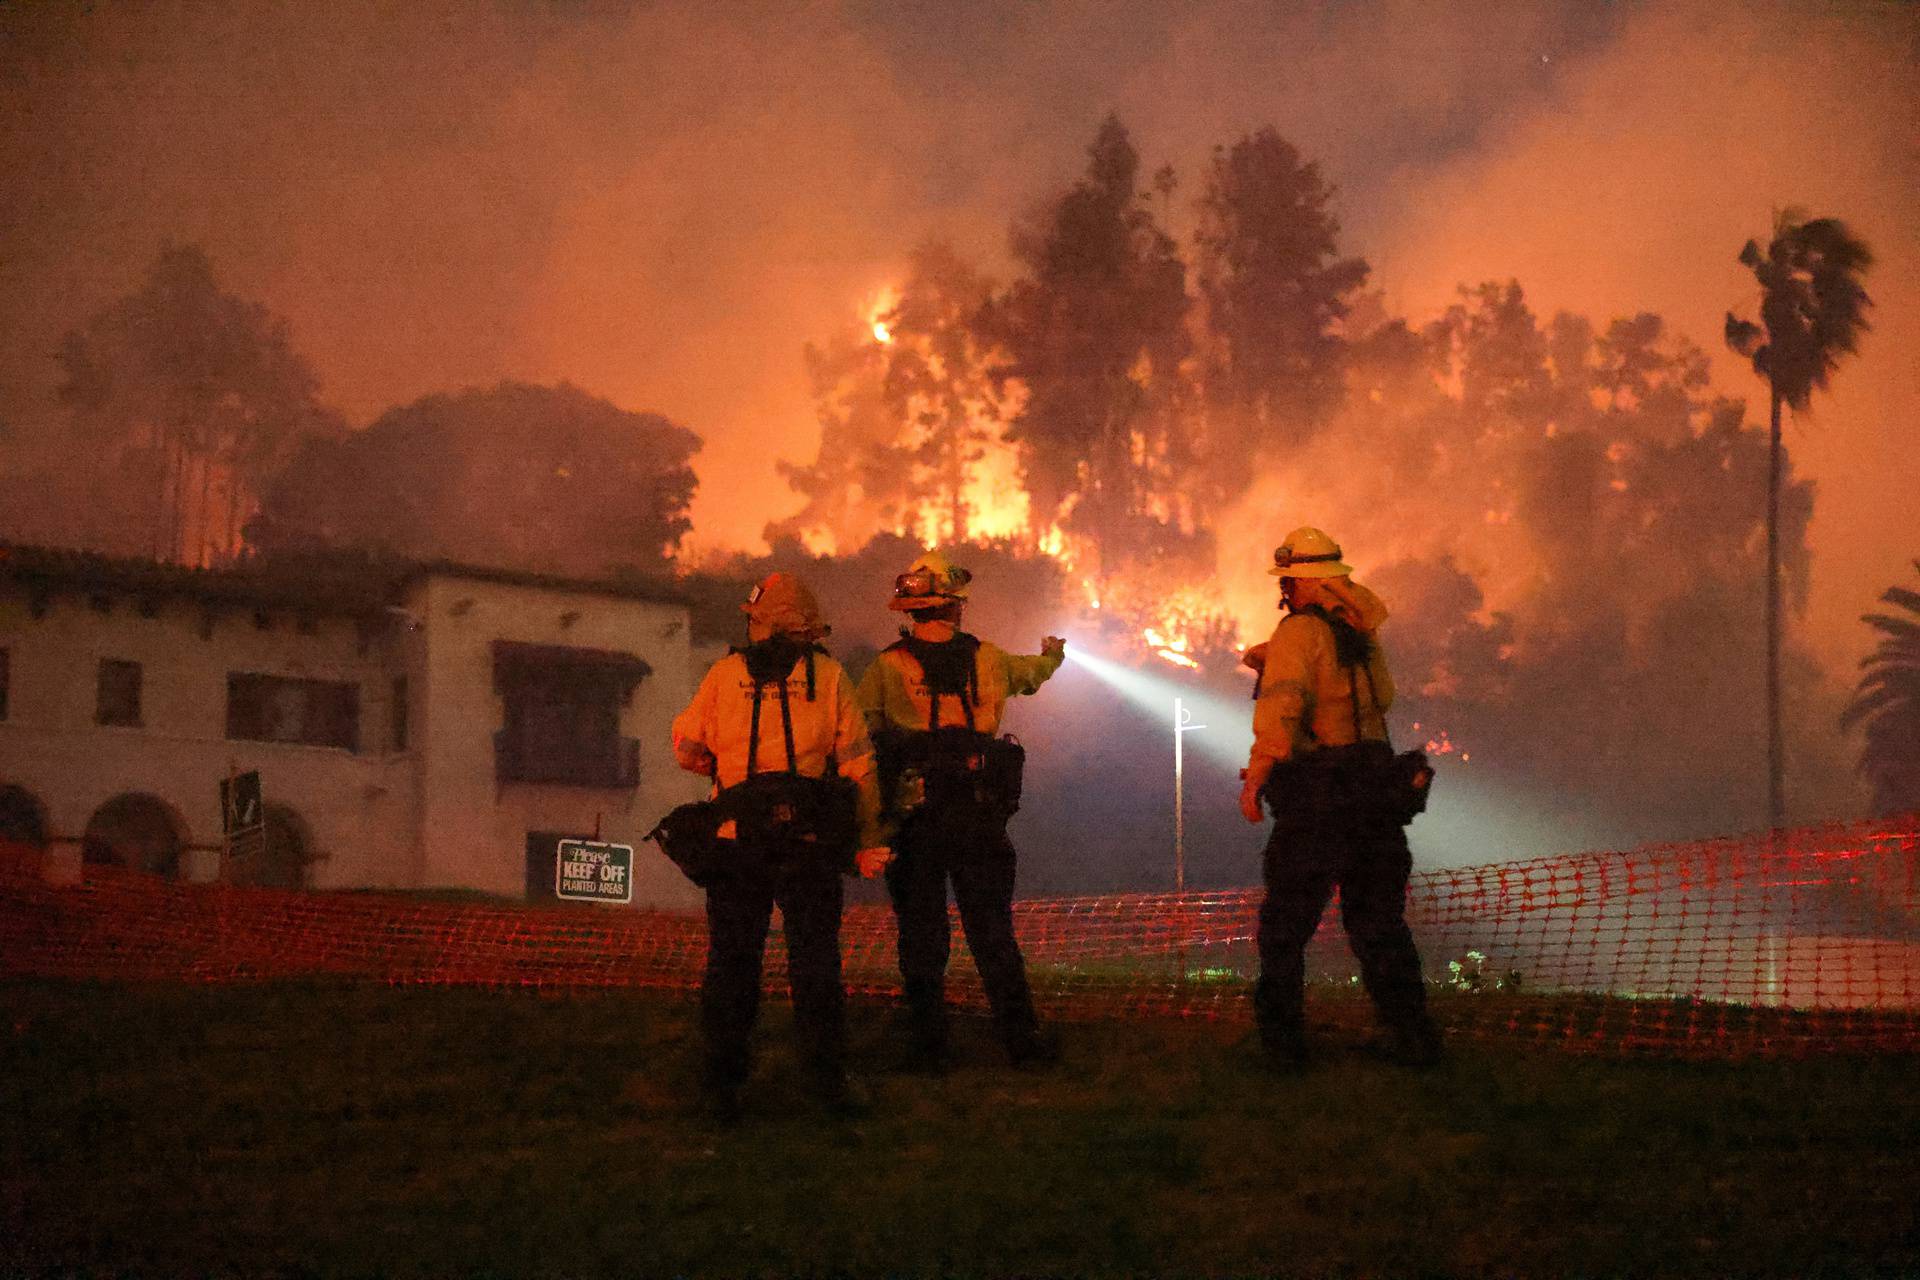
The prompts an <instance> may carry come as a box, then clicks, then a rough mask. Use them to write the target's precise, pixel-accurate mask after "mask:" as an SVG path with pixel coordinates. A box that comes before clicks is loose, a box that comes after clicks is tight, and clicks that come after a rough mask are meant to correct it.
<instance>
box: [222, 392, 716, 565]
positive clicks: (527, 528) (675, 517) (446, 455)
mask: <svg viewBox="0 0 1920 1280" xmlns="http://www.w3.org/2000/svg"><path fill="white" fill-rule="evenodd" d="M699 447H700V438H699V437H698V436H696V435H695V434H694V433H693V432H691V431H689V430H687V429H686V428H685V427H682V426H679V425H678V424H676V423H673V422H671V421H669V420H667V419H666V418H663V417H661V416H660V415H659V414H654V413H635V412H632V411H629V410H626V409H622V408H619V407H618V406H616V405H614V404H611V403H609V402H608V401H606V400H603V399H601V398H600V397H598V396H594V395H589V394H588V393H587V392H585V391H582V390H580V389H579V388H577V387H573V386H569V385H567V384H565V383H562V384H560V385H558V386H552V387H544V386H532V385H529V384H526V383H520V382H502V383H500V384H499V385H497V386H494V387H490V388H486V389H479V388H470V389H468V390H466V391H462V392H459V393H457V394H455V395H432V396H426V397H424V398H422V399H420V400H416V401H414V402H413V403H412V404H409V405H404V406H402V407H400V408H398V409H390V410H388V411H387V412H386V413H384V414H382V415H381V416H380V418H379V419H378V420H376V421H375V422H374V423H373V425H371V426H369V427H367V428H366V429H365V430H364V431H355V432H351V433H348V434H346V435H343V436H341V437H337V438H333V439H315V440H311V441H309V442H308V443H307V444H306V445H304V446H303V447H302V449H301V450H300V452H299V454H298V455H297V456H296V457H295V458H294V459H293V461H292V463H291V464H290V465H289V466H287V467H286V468H285V469H284V470H283V471H282V472H281V474H280V476H279V477H278V479H277V480H276V482H275V483H274V485H273V486H272V488H271V489H270V491H269V492H268V495H267V497H266V499H265V501H264V502H263V504H262V515H261V518H260V519H259V520H257V521H256V522H255V523H254V525H253V526H250V527H249V529H248V536H249V538H250V540H251V541H253V542H254V544H255V545H257V546H259V547H260V548H261V549H262V550H263V551H266V552H269V553H278V552H287V551H301V550H308V549H313V548H320V547H335V548H340V547H351V548H361V549H371V550H379V551H386V552H390V553H393V554H396V555H400V556H405V557H408V558H411V559H419V560H433V559H451V560H459V561H465V562H467V563H471V564H478V565H487V566H497V567H500V568H508V569H523V570H535V571H544V572H559V573H570V574H579V575H598V574H602V573H606V572H608V571H609V570H612V569H618V568H638V569H642V570H649V569H650V570H656V571H657V570H658V569H660V568H661V567H662V561H663V560H664V559H665V558H666V557H668V556H670V555H671V554H672V553H673V549H674V547H675V544H676V543H677V542H678V541H679V539H680V537H681V535H683V534H684V533H686V531H687V529H688V528H689V527H690V526H689V523H688V521H687V518H686V508H687V504H688V503H689V502H690V501H691V500H692V498H693V491H694V486H695V483H696V481H695V477H694V473H693V469H692V468H691V466H689V465H688V460H689V459H690V458H691V457H692V455H693V452H694V451H695V450H696V449H698V448H699Z"/></svg>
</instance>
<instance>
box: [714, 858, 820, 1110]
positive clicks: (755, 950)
mask: <svg viewBox="0 0 1920 1280" xmlns="http://www.w3.org/2000/svg"><path fill="white" fill-rule="evenodd" d="M739 861H740V862H741V863H745V864H748V865H747V866H746V867H744V868H742V869H741V870H740V871H739V872H738V873H737V874H734V875H731V876H729V877H728V878H726V879H723V880H720V881H717V882H716V883H714V884H713V885H712V886H710V887H709V888H708V889H707V972H706V979H705V981H704V982H703V984H702V985H701V988H700V1028H701V1031H702V1032H703V1034H704V1035H705V1037H706V1044H707V1061H706V1082H707V1084H708V1085H709V1086H718V1087H724V1088H731V1087H734V1086H736V1085H738V1084H740V1083H741V1082H742V1081H744V1080H745V1079H746V1078H747V1073H748V1071H749V1070H750V1068H751V1066H752V1062H753V1056H752V1039H753V1024H754V1020H755V1017H756V1016H757V1015H758V1013H759V1010H760V974H761V963H762V961H763V959H764V958H765V954H766V946H767V927H768V923H769V921H770V920H771V918H772V915H773V908H774V904H775V903H778V904H779V906H780V918H781V927H782V929H783V930H784V932H785V934H786V939H787V975H788V980H789V982H790V984H791V986H792V988H793V1023H794V1030H795V1033H796V1036H797V1038H798V1040H799V1048H800V1056H801V1059H802V1061H803V1062H804V1063H805V1065H806V1067H807V1070H808V1071H809V1072H810V1073H812V1074H813V1076H814V1077H815V1080H816V1083H831V1082H833V1081H835V1080H838V1079H839V1078H840V1076H841V1074H842V1073H843V1071H844V1070H845V1044H846V1001H847V993H846V986H845V984H844V983H843V982H842V981H841V978H840V909H841V905H842V902H843V891H842V887H841V884H840V876H839V873H838V872H837V871H835V870H832V869H830V868H825V867H819V866H804V865H802V866H793V867H788V868H783V869H781V870H779V871H772V870H769V869H767V868H766V867H765V866H764V865H763V864H761V865H755V862H756V860H755V859H753V858H752V857H751V855H750V854H747V855H745V856H743V857H741V858H740V859H739Z"/></svg>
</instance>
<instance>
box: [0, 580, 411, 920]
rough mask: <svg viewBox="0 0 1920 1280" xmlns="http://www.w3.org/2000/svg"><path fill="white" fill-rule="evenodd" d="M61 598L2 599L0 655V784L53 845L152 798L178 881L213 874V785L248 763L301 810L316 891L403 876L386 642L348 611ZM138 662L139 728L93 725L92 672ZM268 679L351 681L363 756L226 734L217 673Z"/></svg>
mask: <svg viewBox="0 0 1920 1280" xmlns="http://www.w3.org/2000/svg"><path fill="white" fill-rule="evenodd" d="M104 599H105V603H106V608H105V609H104V610H102V609H98V608H96V607H94V605H93V604H91V603H90V602H89V601H88V600H87V599H86V598H85V597H82V596H76V595H70V594H61V595H58V596H55V597H54V598H53V599H52V600H51V601H50V602H49V603H48V607H47V610H46V613H45V614H44V615H43V616H41V617H40V618H37V619H36V618H34V617H32V616H31V613H30V611H29V609H28V606H27V601H26V599H25V598H24V596H23V595H20V594H18V593H15V592H6V593H4V594H0V646H4V647H5V648H6V649H7V650H8V651H9V665H10V673H9V699H8V701H9V707H8V714H7V718H6V720H5V721H0V781H4V782H10V783H14V784H17V785H19V786H22V787H25V788H26V789H27V790H28V791H31V792H33V793H34V794H35V795H36V796H38V797H39V799H40V800H41V802H42V803H43V804H45V805H46V807H47V818H48V823H47V825H48V831H49V834H50V835H51V836H52V837H53V838H54V839H55V840H56V841H78V840H79V839H80V838H81V836H82V835H83V834H84V833H85V831H86V827H87V822H88V820H89V819H90V818H91V817H92V815H93V813H94V811H95V810H96V809H98V808H99V807H100V805H102V804H103V803H105V802H106V801H107V800H109V799H111V798H113V797H114V796H116V795H120V794H122V793H126V792H137V793H145V794H149V795H153V796H155V797H157V798H159V799H160V800H162V801H164V802H165V803H166V804H167V806H168V807H169V808H170V809H171V810H172V811H173V813H174V815H175V817H176V818H177V819H178V821H179V822H180V824H181V825H182V826H183V827H184V828H185V830H184V833H183V834H184V837H185V840H186V842H187V844H188V846H189V850H188V855H187V858H186V859H185V862H184V867H185V874H187V875H188V876H189V877H190V878H193V879H198V880H211V879H215V878H218V876H219V874H220V870H221V868H220V861H219V844H220V839H221V833H220V826H221V823H220V782H221V780H222V779H223V778H225V777H226V776H227V774H228V772H229V770H240V771H244V770H248V769H258V770H259V771H260V775H261V786H262V790H263V793H264V796H265V799H266V800H267V802H268V803H270V804H285V805H287V806H289V807H290V808H292V809H293V810H294V811H295V812H296V813H297V814H298V815H299V817H300V819H301V821H302V823H303V825H304V826H305V827H306V829H307V832H308V833H309V835H310V836H311V839H312V843H313V848H312V850H311V851H310V852H312V853H313V854H315V855H317V861H315V862H314V863H313V865H312V867H311V869H310V870H311V876H312V882H313V883H314V884H315V885H317V886H329V885H392V884H402V883H405V882H406V881H405V878H404V868H405V867H406V864H407V855H408V851H409V849H410V847H411V845H412V843H413V840H412V830H411V827H412V824H411V822H410V820H409V819H410V814H411V812H412V809H413V796H412V794H411V788H412V785H413V779H412V775H411V772H410V770H409V769H408V767H407V762H406V761H405V759H403V758H401V757H398V756H394V755H391V754H389V753H387V752H386V751H385V750H384V749H383V748H384V746H385V744H386V742H387V741H388V732H389V725H388V721H387V716H388V710H389V709H388V705H387V693H386V690H387V689H388V688H389V684H390V682H389V681H388V680H386V679H385V678H384V677H385V675H386V672H387V671H388V669H389V663H390V661H391V658H390V656H389V653H388V645H389V642H388V641H387V640H386V639H385V638H383V637H380V636H377V635H376V636H374V637H371V639H370V643H368V644H366V645H365V646H364V647H363V645H362V642H361V636H360V628H359V627H358V626H357V625H356V624H355V623H354V622H353V621H351V620H349V619H344V618H320V619H317V620H314V621H312V622H311V623H309V624H308V627H307V629H306V630H302V629H301V627H300V624H299V623H298V621H297V620H296V619H295V617H294V616H293V615H292V614H290V613H287V612H279V613H274V612H269V613H267V614H265V615H264V618H265V621H266V626H265V627H264V628H263V627H261V626H259V625H257V623H256V620H255V614H254V611H253V610H251V609H239V608H228V609H224V610H215V611H212V612H208V611H207V610H206V609H205V607H204V606H202V605H201V604H199V603H198V602H194V601H189V600H179V599H172V600H166V601H163V602H161V603H160V605H159V608H158V610H157V611H156V612H155V613H154V614H153V616H151V617H149V616H145V615H144V614H143V613H142V611H141V610H140V609H139V608H138V607H136V605H135V603H134V601H133V600H131V599H129V598H128V597H125V596H109V597H104ZM104 658H114V659H121V660H127V661H133V662H138V663H140V664H141V720H142V723H141V725H140V726H139V727H130V726H129V727H119V726H107V725H99V724H96V723H95V722H94V713H95V700H96V693H97V688H98V683H97V682H98V670H99V663H100V661H101V660H102V659H104ZM241 671H247V672H265V673H269V674H274V675H285V676H298V677H303V678H309V679H325V680H341V681H349V682H354V683H358V684H359V685H360V686H361V701H360V736H361V746H362V751H361V752H360V753H357V754H356V753H355V752H351V751H347V750H344V749H341V748H335V747H310V746H298V745H291V744H284V743H271V742H233V741H228V740H227V736H226V704H227V698H226V692H227V676H228V674H229V673H231V672H241Z"/></svg>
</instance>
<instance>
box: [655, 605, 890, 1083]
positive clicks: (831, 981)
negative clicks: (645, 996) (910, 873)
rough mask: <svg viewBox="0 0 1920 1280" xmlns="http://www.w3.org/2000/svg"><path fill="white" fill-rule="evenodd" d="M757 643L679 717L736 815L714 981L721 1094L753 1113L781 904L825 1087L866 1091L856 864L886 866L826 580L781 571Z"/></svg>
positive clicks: (685, 743) (709, 1017)
mask: <svg viewBox="0 0 1920 1280" xmlns="http://www.w3.org/2000/svg"><path fill="white" fill-rule="evenodd" d="M741 607H742V609H743V611H744V612H745V613H746V615H747V636H748V644H747V646H746V647H745V648H744V649H736V650H733V651H730V652H729V653H728V655H727V656H726V657H724V658H722V659H721V660H720V661H718V662H716V663H714V664H713V666H712V668H711V669H709V670H708V672H707V674H706V678H705V679H703V680H702V681H701V683H700V688H699V690H698V691H697V692H696V693H695V694H694V696H693V702H692V703H691V704H690V705H689V706H688V707H687V709H686V710H685V711H683V712H681V713H680V715H679V716H678V717H676V718H675V719H674V722H673V752H674V758H675V761H676V762H677V763H678V764H679V765H680V767H682V768H683V769H686V770H688V771H689V772H693V773H698V774H702V775H704V776H707V777H711V778H712V779H713V780H714V785H715V787H716V790H717V792H718V798H717V802H718V805H719V807H720V809H721V810H722V812H724V813H725V814H726V815H728V821H727V822H726V824H725V825H723V826H721V827H720V829H719V836H720V839H719V840H718V841H717V842H716V844H717V849H718V857H717V858H716V862H717V863H718V864H719V865H720V870H719V872H718V873H717V874H716V875H714V876H712V877H710V878H708V880H707V884H706V893H707V967H706V975H705V980H704V982H703V983H702V985H701V989H700V1026H701V1031H702V1034H703V1037H704V1039H705V1044H706V1059H705V1065H704V1071H703V1074H702V1079H701V1084H702V1091H703V1094H704V1097H705V1102H706V1107H707V1109H708V1110H709V1112H710V1113H712V1114H713V1115H714V1116H715V1117H716V1118H718V1119H721V1120H723V1121H731V1120H734V1119H737V1118H738V1116H739V1114H740V1100H739V1090H740V1087H741V1085H742V1084H743V1083H744V1082H745V1081H746V1078H747V1075H748V1073H749V1070H750V1067H751V1040H752V1035H753V1025H754V1020H755V1016H756V1014H757V1012H758V1010H759V1004H760V980H761V962H762V958H763V955H764V952H765V949H766V941H767V927H768V921H769V918H770V917H771V915H772V912H773V908H774V905H775V904H776V903H777V904H778V905H779V907H780V916H781V922H782V929H783V930H784V932H785V934H786V942H787V965H788V975H789V979H790V982H791V985H792V989H793V1019H794V1030H795V1033H796V1037H797V1040H798V1042H799V1049H800V1057H801V1060H802V1063H803V1065H804V1067H805V1070H806V1072H807V1085H808V1088H809V1092H811V1093H812V1094H813V1095H814V1096H815V1097H816V1098H818V1099H819V1100H820V1101H821V1102H822V1103H823V1104H824V1105H825V1106H826V1107H827V1108H828V1110H829V1111H833V1112H837V1113H844V1112H853V1111H856V1110H858V1109H860V1106H861V1104H860V1103H859V1102H858V1101H857V1100H856V1099H855V1097H854V1095H852V1094H850V1093H849V1091H848V1086H847V1077H846V1066H845V1060H844V1047H845V1036H846V1032H845V1003H846V988H845V985H844V983H843V981H842V978H841V973H840V913H841V908H842V905H843V895H842V887H841V876H842V874H843V873H844V872H845V871H847V870H848V869H849V865H848V864H849V863H851V864H853V866H854V867H856V868H857V869H858V871H859V873H860V874H861V875H863V876H866V877H869V878H871V877H873V876H875V875H878V874H879V873H880V871H881V869H882V868H883V867H884V866H885V865H886V861H887V858H888V856H889V855H888V851H887V849H886V848H885V847H884V845H883V844H882V842H881V839H880V835H879V826H878V816H879V807H880V794H879V791H878V789H877V786H876V781H875V772H874V757H873V748H872V746H871V744H870V741H869V739H868V737H867V729H866V724H865V721H864V720H863V718H862V717H861V715H860V711H859V709H858V707H857V706H856V704H855V702H854V698H853V685H852V680H851V679H850V678H849V677H848V675H847V673H846V671H845V670H844V669H843V668H842V667H841V666H840V664H839V663H838V662H836V661H834V659H833V658H831V657H830V656H828V654H827V652H826V650H825V649H823V648H821V647H820V641H821V639H822V638H824V637H825V636H826V634H827V632H828V628H827V627H826V626H825V625H824V624H823V623H822V621H821V617H820V607H819V605H818V604H817V603H816V602H815V600H814V597H813V593H812V592H811V591H809V590H808V589H807V588H806V586H805V585H804V584H802V583H801V582H800V581H799V580H798V579H796V578H794V577H792V576H791V575H788V574H784V573H775V574H772V575H770V576H768V577H767V578H766V579H765V580H764V581H762V582H761V583H760V584H759V585H757V586H756V587H755V588H754V589H753V592H752V594H751V595H750V596H749V597H748V599H747V603H746V604H745V605H743V606H741Z"/></svg>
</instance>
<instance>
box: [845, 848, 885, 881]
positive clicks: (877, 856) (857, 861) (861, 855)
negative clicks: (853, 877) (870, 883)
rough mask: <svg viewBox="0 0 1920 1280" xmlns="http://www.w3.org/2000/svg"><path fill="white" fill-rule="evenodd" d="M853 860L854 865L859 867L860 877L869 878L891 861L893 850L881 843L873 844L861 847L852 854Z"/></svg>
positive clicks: (883, 869) (877, 873)
mask: <svg viewBox="0 0 1920 1280" xmlns="http://www.w3.org/2000/svg"><path fill="white" fill-rule="evenodd" d="M853 861H854V865H855V866H857V867H859V868H860V878H861V879H863V880H871V879H873V878H874V877H875V876H877V875H879V874H880V873H881V872H882V871H885V870H886V869H887V864H888V863H889V862H892V861H893V850H891V849H889V848H887V846H885V845H883V844H879V845H874V846H873V847H872V848H869V849H862V850H860V851H859V852H858V853H856V854H854V855H853Z"/></svg>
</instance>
